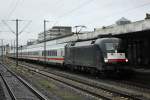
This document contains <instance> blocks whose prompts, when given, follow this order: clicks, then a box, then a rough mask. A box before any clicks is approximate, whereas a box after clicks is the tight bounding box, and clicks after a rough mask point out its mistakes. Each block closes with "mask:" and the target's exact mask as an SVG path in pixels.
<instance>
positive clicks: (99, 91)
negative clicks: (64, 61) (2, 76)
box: [19, 64, 147, 100]
mask: <svg viewBox="0 0 150 100" xmlns="http://www.w3.org/2000/svg"><path fill="white" fill-rule="evenodd" d="M19 66H22V67H24V68H27V69H28V70H31V71H33V72H35V73H38V74H41V75H44V76H46V77H49V78H52V79H54V80H56V81H59V82H61V83H64V84H67V85H69V86H71V87H73V88H76V89H78V90H80V91H83V92H86V93H88V94H90V95H92V96H96V97H99V98H103V99H108V100H111V99H118V100H127V99H128V100H129V99H130V100H141V99H147V97H145V96H143V95H141V94H138V93H134V92H133V91H130V92H129V91H126V90H120V89H116V88H114V87H112V86H111V85H109V86H108V85H105V84H103V83H99V82H95V81H92V80H86V79H81V78H78V77H72V76H70V75H65V74H61V73H56V72H55V71H54V72H45V71H42V70H39V69H37V68H35V66H34V65H31V64H19ZM122 89H124V88H122Z"/></svg>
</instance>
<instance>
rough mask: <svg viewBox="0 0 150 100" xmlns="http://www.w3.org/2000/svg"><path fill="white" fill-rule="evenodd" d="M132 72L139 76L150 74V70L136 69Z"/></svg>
mask: <svg viewBox="0 0 150 100" xmlns="http://www.w3.org/2000/svg"><path fill="white" fill-rule="evenodd" d="M134 72H135V73H139V74H150V69H146V68H136V69H134Z"/></svg>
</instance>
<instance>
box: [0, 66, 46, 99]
mask: <svg viewBox="0 0 150 100" xmlns="http://www.w3.org/2000/svg"><path fill="white" fill-rule="evenodd" d="M0 79H1V82H3V85H4V86H3V89H6V90H5V91H7V97H8V98H9V99H10V100H48V99H47V98H46V97H45V96H44V95H43V94H41V93H40V92H39V91H38V90H36V89H35V88H34V87H32V86H31V85H30V84H29V83H28V82H26V81H25V80H24V79H22V78H21V77H19V76H17V75H16V74H15V73H14V72H12V71H11V70H9V69H8V66H6V65H4V64H1V63H0ZM8 95H9V96H8ZM8 98H7V99H8Z"/></svg>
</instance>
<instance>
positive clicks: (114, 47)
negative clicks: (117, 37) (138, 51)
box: [105, 43, 119, 52]
mask: <svg viewBox="0 0 150 100" xmlns="http://www.w3.org/2000/svg"><path fill="white" fill-rule="evenodd" d="M105 47H106V50H107V51H108V52H115V51H116V50H118V47H119V45H118V43H105Z"/></svg>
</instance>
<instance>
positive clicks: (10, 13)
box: [6, 0, 20, 19]
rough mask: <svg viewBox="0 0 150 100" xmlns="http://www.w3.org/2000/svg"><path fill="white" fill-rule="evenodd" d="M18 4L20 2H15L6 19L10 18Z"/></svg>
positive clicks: (18, 0)
mask: <svg viewBox="0 0 150 100" xmlns="http://www.w3.org/2000/svg"><path fill="white" fill-rule="evenodd" d="M19 2H20V0H17V1H16V3H15V5H14V7H13V8H12V9H11V11H10V12H9V13H8V15H7V17H6V18H7V19H9V18H10V17H11V16H12V14H13V13H14V12H15V10H16V8H17V6H18V4H19ZM12 3H13V2H12Z"/></svg>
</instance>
